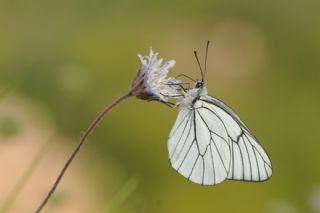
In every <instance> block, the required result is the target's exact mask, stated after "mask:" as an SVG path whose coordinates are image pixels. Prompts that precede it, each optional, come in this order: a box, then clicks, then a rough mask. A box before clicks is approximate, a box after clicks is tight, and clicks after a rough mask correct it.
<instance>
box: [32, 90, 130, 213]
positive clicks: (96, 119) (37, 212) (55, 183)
mask: <svg viewBox="0 0 320 213" xmlns="http://www.w3.org/2000/svg"><path fill="white" fill-rule="evenodd" d="M132 90H133V89H131V90H130V91H129V92H128V93H126V94H125V95H123V96H120V97H119V98H117V99H116V100H114V101H113V102H112V103H111V104H110V105H108V106H106V107H105V108H104V109H103V110H102V111H101V113H100V114H99V115H98V116H97V117H96V118H95V119H94V121H93V122H92V123H91V125H90V126H89V127H88V129H87V130H86V131H85V132H84V134H83V135H82V137H81V139H80V142H79V143H78V145H77V146H76V148H75V149H74V151H73V152H72V154H71V156H70V157H69V158H68V160H67V161H66V163H65V164H64V166H63V168H62V170H61V172H60V173H59V175H58V177H57V179H56V181H55V182H54V184H53V186H52V188H51V189H50V191H49V193H48V194H47V196H46V197H45V199H44V200H43V201H42V203H41V204H40V205H39V207H38V208H37V210H36V211H35V212H36V213H40V212H41V210H42V209H43V208H44V207H45V205H46V204H47V202H48V200H49V199H50V197H51V196H52V194H53V193H54V191H55V190H56V188H57V186H58V184H59V183H60V181H61V179H62V177H63V175H64V173H65V172H66V170H67V169H68V167H69V165H70V164H71V162H72V161H73V159H74V157H75V156H76V155H77V153H78V152H79V150H80V148H81V146H82V145H83V144H84V142H85V141H86V139H87V138H88V136H89V135H90V133H92V131H93V130H94V129H95V127H96V126H97V125H98V124H99V122H100V121H101V120H102V119H103V118H104V116H105V115H106V114H107V113H108V112H110V111H111V110H112V109H113V108H114V107H115V106H117V105H118V104H120V103H121V102H122V101H124V100H125V99H127V98H129V97H131V96H132Z"/></svg>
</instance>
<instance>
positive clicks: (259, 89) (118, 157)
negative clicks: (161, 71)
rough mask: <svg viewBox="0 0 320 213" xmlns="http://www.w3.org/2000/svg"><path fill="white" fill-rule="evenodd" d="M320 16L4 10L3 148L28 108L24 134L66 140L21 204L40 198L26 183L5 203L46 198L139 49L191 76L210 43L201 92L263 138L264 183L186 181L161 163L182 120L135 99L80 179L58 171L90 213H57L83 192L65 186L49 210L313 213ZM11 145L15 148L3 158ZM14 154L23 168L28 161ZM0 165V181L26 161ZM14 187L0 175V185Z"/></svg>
mask: <svg viewBox="0 0 320 213" xmlns="http://www.w3.org/2000/svg"><path fill="white" fill-rule="evenodd" d="M319 8H320V2H319V1H316V0H306V1H297V0H295V1H288V0H280V1H252V0H244V1H236V0H227V1H225V0H214V1H209V0H200V1H195V0H192V1H181V0H174V1H167V0H162V1H145V0H138V1H115V0H105V1H102V0H92V1H84V0H57V1H38V0H30V1H1V3H0V109H1V105H2V106H4V105H6V106H14V107H18V111H19V110H20V111H19V113H17V111H12V112H8V111H5V110H4V111H0V135H1V136H0V147H2V148H1V149H2V150H4V149H6V150H7V151H8V152H10V151H11V150H13V149H18V148H19V144H21V146H23V141H24V139H25V137H19V135H20V134H24V133H25V132H26V131H28V129H29V128H28V125H29V124H28V122H20V120H21V119H20V117H21V116H22V117H23V116H24V114H30V113H31V111H32V116H29V117H30V119H34V117H38V118H37V120H38V123H39V124H40V125H39V126H40V127H39V129H38V130H35V131H32V133H30V134H35V136H37V134H43V132H50V133H48V134H47V135H46V136H44V137H43V138H42V139H41V141H43V142H45V141H47V140H49V138H50V137H49V135H50V134H51V132H54V135H55V137H57V138H62V137H63V138H68V139H64V140H60V139H59V140H58V139H56V140H55V139H53V140H52V143H54V146H57V147H59V148H58V149H57V150H63V154H62V155H53V158H52V160H51V161H50V165H55V166H56V167H57V170H55V172H52V173H50V176H49V177H47V179H48V180H47V179H41V180H39V181H38V183H39V182H45V184H43V185H42V186H41V187H42V188H41V190H40V192H39V193H38V195H36V198H34V199H32V201H31V200H29V201H28V199H31V198H30V197H32V196H35V193H36V192H35V191H33V190H32V186H30V187H29V191H28V193H27V194H24V195H27V196H20V197H19V199H20V200H21V201H18V200H17V201H16V203H15V204H14V205H13V206H18V205H22V206H23V205H24V204H23V203H24V202H23V201H27V202H30V203H32V207H33V208H32V207H30V208H31V209H34V207H35V206H36V205H37V204H38V203H39V202H40V200H41V199H42V198H43V196H44V195H45V194H46V191H47V190H48V189H49V186H50V184H51V183H52V181H53V179H54V178H55V175H56V174H57V171H58V170H59V168H60V167H61V166H62V163H63V161H64V160H65V159H66V158H67V156H68V153H70V152H71V150H72V147H74V146H75V144H76V143H77V140H78V139H79V138H80V135H81V133H82V132H83V131H84V130H85V129H86V128H87V126H88V125H89V123H90V122H91V121H92V120H93V118H94V117H95V116H96V115H97V113H98V112H99V111H100V110H101V109H102V108H103V107H104V106H105V105H106V104H108V103H110V102H111V101H112V100H113V99H115V98H116V97H118V96H119V95H121V94H123V93H124V92H126V91H127V90H128V88H129V86H130V83H131V80H132V79H133V77H134V76H135V74H136V72H137V70H138V69H139V66H140V61H139V59H138V57H137V53H141V54H143V55H147V54H148V52H149V47H150V46H152V47H153V49H154V50H155V51H156V52H159V54H160V57H163V58H164V59H165V60H169V59H175V60H176V62H177V64H176V66H175V67H174V70H173V71H172V72H171V75H172V76H174V75H177V74H180V73H185V74H188V75H190V76H192V77H194V78H199V76H200V72H199V69H198V68H197V64H196V61H195V59H194V57H193V50H194V49H197V50H198V51H199V55H200V57H201V59H202V60H203V55H204V47H205V43H206V41H207V40H208V39H209V40H211V41H212V45H211V47H210V50H209V57H208V61H209V62H208V71H207V76H206V83H207V87H208V90H209V94H211V95H213V96H215V97H218V98H219V99H222V100H224V102H225V103H227V104H228V105H229V106H231V107H232V108H233V109H234V110H235V111H236V112H237V113H238V114H239V115H240V117H241V118H243V120H244V121H245V122H246V123H247V125H248V126H249V127H250V128H251V130H252V131H253V132H254V133H255V135H256V136H257V137H258V138H259V139H260V142H261V143H262V145H263V146H264V147H265V148H266V150H267V151H268V153H269V155H270V157H271V160H272V162H273V167H274V174H273V177H272V179H271V180H269V181H267V182H263V183H259V184H256V183H247V182H238V181H237V182H232V181H225V182H224V183H222V184H220V185H218V186H215V187H204V186H199V185H196V184H193V183H191V182H188V181H187V180H185V179H184V178H183V177H182V176H180V175H179V174H178V173H176V172H175V171H174V170H173V169H172V168H171V166H170V164H169V162H168V156H167V155H168V154H167V138H168V134H169V132H170V129H171V127H172V125H173V122H174V120H175V118H176V115H177V112H178V110H177V109H170V108H168V107H166V106H165V105H163V104H160V103H156V102H145V101H140V100H138V99H134V98H132V99H130V100H128V101H126V102H124V103H123V104H121V105H120V106H119V107H117V108H116V109H114V111H112V113H111V114H109V115H108V116H107V118H106V119H105V120H104V121H103V122H102V124H101V125H100V126H99V128H97V129H96V130H95V132H94V134H92V135H91V136H90V139H89V141H88V143H87V144H86V145H85V146H84V147H83V149H82V150H81V152H80V154H79V155H78V156H77V158H76V164H77V163H78V164H77V166H76V167H77V168H78V170H77V171H78V172H77V173H76V174H77V175H74V174H73V172H72V171H73V170H70V171H68V172H67V174H66V178H67V177H68V176H70V177H71V176H72V174H73V176H72V180H71V183H72V181H82V179H86V181H84V183H83V184H82V183H81V184H80V186H81V187H80V188H82V187H83V188H84V189H85V188H90V193H89V192H88V191H86V190H85V191H83V192H81V193H82V194H86V193H89V194H90V196H91V197H92V198H94V199H92V200H93V201H92V200H87V199H84V200H83V201H82V202H81V205H88V206H94V207H88V209H91V210H84V209H80V210H75V209H76V208H77V206H79V205H80V203H79V202H78V203H77V202H74V204H73V205H74V207H70V208H69V209H68V210H65V209H64V208H65V207H64V206H67V205H68V203H70V202H71V203H72V199H73V196H78V194H79V193H78V192H73V191H68V187H66V186H64V185H65V184H66V182H64V180H63V181H62V183H61V186H60V188H59V189H60V194H65V196H63V195H62V196H59V193H58V195H56V196H57V197H56V199H54V200H53V201H51V203H50V204H49V206H48V209H47V212H239V213H240V212H247V213H248V212H274V213H278V212H279V213H280V212H284V213H286V212H294V213H295V212H320V204H319V203H320V169H319V165H318V164H319V149H320V143H319V142H320V141H319V137H318V135H317V133H318V132H319V121H318V118H319V116H318V115H317V111H318V110H319V107H320V99H319V91H320V90H319V89H320V88H319V84H320V71H319V67H320V60H319V56H320V27H319V26H320V25H319V24H320V13H319ZM10 104H11V105H10ZM19 107H20V108H19ZM9 108H12V107H9ZM1 112H2V113H1ZM19 116H20V117H19ZM28 119H29V118H28ZM30 137H31V136H30ZM14 138H17V139H16V140H14ZM8 143H16V144H17V145H13V146H11V148H10V149H9V148H8V147H7V148H5V147H6V146H7V144H8ZM28 147H29V149H30V150H32V147H38V145H37V143H36V142H33V143H32V142H30V144H29V145H28ZM49 152H50V151H49ZM59 152H60V151H57V153H59ZM2 156H4V154H2ZM19 156H20V157H21V158H23V156H26V158H31V157H30V151H23V152H22V153H21V154H20V155H19ZM1 159H2V161H3V162H2V164H4V165H3V166H2V167H1V171H0V172H1V176H3V177H5V176H8V175H10V174H11V173H8V172H7V169H9V168H11V167H12V166H11V164H13V162H18V164H17V165H19V161H23V160H22V159H17V158H15V157H14V156H12V155H8V156H7V157H6V158H1ZM31 159H32V158H31ZM56 160H59V162H60V163H59V164H58V165H56V164H57V163H56ZM27 166H28V165H25V166H24V167H22V166H21V167H19V168H20V173H19V175H14V173H12V176H14V177H19V176H21V175H22V174H23V171H24V170H25V168H27ZM49 167H50V166H49V164H47V166H45V165H44V166H43V167H41V168H42V169H40V168H39V169H38V170H37V171H38V172H39V173H41V172H44V173H45V172H46V171H45V169H46V168H49ZM71 167H72V166H71ZM32 178H34V177H32V176H31V177H30V180H32ZM9 179H10V176H8V177H7V178H6V179H1V180H2V182H1V183H0V188H3V186H4V185H6V182H5V180H7V181H8V180H9ZM86 184H87V185H88V186H86ZM11 185H12V186H13V183H12V184H11ZM34 187H37V184H35V185H34ZM0 190H1V189H0ZM9 191H10V190H9V189H8V190H7V191H6V193H7V192H9ZM81 193H80V194H81ZM65 197H66V198H65ZM2 199H3V200H2V201H1V203H0V205H3V202H4V199H5V196H3V197H2ZM90 202H91V203H90ZM20 203H22V204H20ZM14 208H15V207H13V208H12V210H13V211H14ZM93 209H94V210H93ZM16 212H19V211H18V210H16ZM44 212H46V211H44Z"/></svg>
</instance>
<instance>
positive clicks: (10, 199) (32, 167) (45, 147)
mask: <svg viewBox="0 0 320 213" xmlns="http://www.w3.org/2000/svg"><path fill="white" fill-rule="evenodd" d="M53 138H54V137H51V138H50V139H49V140H48V141H47V142H46V143H45V144H43V145H42V147H41V149H40V151H39V152H38V154H37V155H36V157H35V158H34V159H33V161H32V162H31V164H30V166H29V167H28V169H27V170H26V171H25V172H24V173H23V175H22V176H21V177H20V179H19V180H18V181H17V183H16V185H15V186H14V188H13V189H12V191H11V192H10V193H9V195H8V196H7V199H6V201H5V202H4V205H3V206H2V208H1V209H0V212H2V213H6V212H9V211H10V210H11V207H12V205H13V204H14V202H15V200H16V198H17V197H18V195H19V193H20V192H21V190H22V189H23V187H24V186H25V184H26V183H27V181H28V180H29V178H30V177H31V175H32V174H33V172H34V170H35V169H36V167H37V166H38V164H39V163H40V161H41V160H42V158H43V157H44V155H45V154H46V153H47V152H48V150H49V147H50V145H52V139H53Z"/></svg>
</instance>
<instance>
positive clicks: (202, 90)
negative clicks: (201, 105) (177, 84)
mask: <svg viewBox="0 0 320 213" xmlns="http://www.w3.org/2000/svg"><path fill="white" fill-rule="evenodd" d="M207 94H208V92H207V88H206V86H205V85H204V83H203V81H197V82H196V83H195V86H194V87H193V88H191V89H188V90H186V91H185V92H184V93H183V98H181V99H180V100H178V103H179V105H180V107H181V108H187V109H192V108H193V106H194V103H195V102H196V101H197V100H198V99H199V98H200V97H201V96H205V95H207Z"/></svg>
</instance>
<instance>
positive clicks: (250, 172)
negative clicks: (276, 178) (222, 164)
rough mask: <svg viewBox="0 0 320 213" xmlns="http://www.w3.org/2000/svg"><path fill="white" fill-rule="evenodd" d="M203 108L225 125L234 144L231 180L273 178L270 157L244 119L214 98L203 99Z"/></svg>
mask: <svg viewBox="0 0 320 213" xmlns="http://www.w3.org/2000/svg"><path fill="white" fill-rule="evenodd" d="M198 102H202V103H201V107H200V108H205V109H207V110H208V111H210V112H211V113H212V114H215V115H216V116H217V117H218V118H219V120H220V121H221V122H222V123H223V125H224V128H225V130H226V132H227V135H228V139H229V141H230V144H231V163H230V168H229V172H228V177H227V178H228V179H233V180H245V181H264V180H267V179H269V178H270V177H271V175H272V165H271V161H270V158H269V157H268V155H267V153H266V152H265V150H264V149H263V147H262V146H261V145H260V144H259V143H258V140H257V139H256V138H255V136H254V135H253V134H252V133H251V132H250V130H249V129H248V128H247V126H246V125H245V124H244V123H243V122H242V121H241V119H240V118H239V117H238V116H237V115H236V114H235V113H234V112H233V111H232V110H231V109H230V108H229V107H228V106H227V105H225V104H224V103H223V102H221V101H220V100H218V99H216V98H213V97H211V96H208V95H206V96H201V97H200V100H199V101H198Z"/></svg>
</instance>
